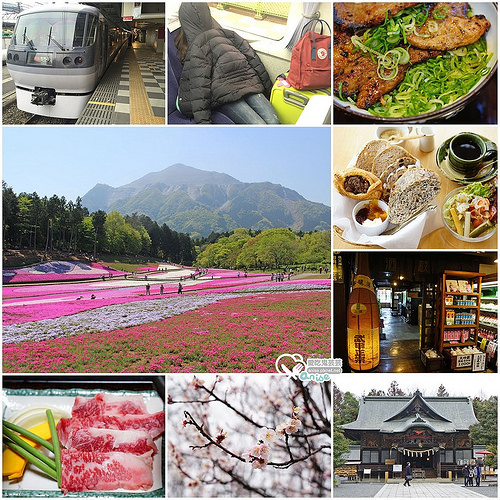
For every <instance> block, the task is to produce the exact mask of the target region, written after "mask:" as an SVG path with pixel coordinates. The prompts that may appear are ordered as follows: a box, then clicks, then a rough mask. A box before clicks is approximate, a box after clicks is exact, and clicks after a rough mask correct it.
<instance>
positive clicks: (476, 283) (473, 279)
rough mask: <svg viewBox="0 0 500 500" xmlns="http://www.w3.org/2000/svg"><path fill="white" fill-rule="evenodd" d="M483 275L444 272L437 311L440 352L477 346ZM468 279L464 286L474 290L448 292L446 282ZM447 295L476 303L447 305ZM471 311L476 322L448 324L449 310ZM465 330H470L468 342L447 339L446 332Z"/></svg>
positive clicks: (468, 369) (458, 312)
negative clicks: (447, 314)
mask: <svg viewBox="0 0 500 500" xmlns="http://www.w3.org/2000/svg"><path fill="white" fill-rule="evenodd" d="M483 276H485V275H484V274H482V273H472V272H464V271H450V270H446V271H444V272H443V275H442V279H441V280H440V283H439V292H438V293H439V297H438V301H437V308H436V310H437V313H438V325H439V326H438V328H439V330H438V338H437V342H436V349H437V350H438V352H439V353H440V354H444V350H445V349H446V352H448V349H451V348H454V347H468V346H476V345H477V338H478V329H479V315H480V313H481V284H482V279H483ZM454 280H456V281H457V282H458V281H467V284H465V283H463V284H461V285H462V288H465V287H469V288H470V289H472V290H475V291H473V292H448V291H447V287H446V282H447V281H448V283H450V281H454ZM446 297H454V298H455V297H464V300H465V298H468V300H472V299H474V300H475V302H476V304H475V305H458V304H454V305H446V303H445V301H446ZM467 310H468V311H470V313H471V315H475V322H474V323H457V324H453V325H447V324H446V313H447V311H449V312H450V314H454V313H453V312H452V311H456V314H460V311H467ZM459 329H462V330H465V331H466V332H468V335H469V340H467V341H466V342H460V341H458V340H445V339H444V337H445V334H446V332H450V331H453V330H459ZM448 361H449V362H450V363H452V365H451V366H452V367H453V366H454V364H453V362H452V360H451V359H448ZM472 369H473V367H472V366H471V367H470V368H465V369H462V368H460V369H459V370H460V371H471V370H472Z"/></svg>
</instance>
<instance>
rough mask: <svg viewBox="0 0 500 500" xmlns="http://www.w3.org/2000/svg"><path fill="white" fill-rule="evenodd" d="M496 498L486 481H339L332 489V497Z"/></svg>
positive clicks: (494, 492) (495, 492) (493, 490)
mask: <svg viewBox="0 0 500 500" xmlns="http://www.w3.org/2000/svg"><path fill="white" fill-rule="evenodd" d="M487 497H489V498H498V488H497V487H496V486H489V485H488V484H487V483H483V484H481V486H480V487H476V486H473V487H472V488H464V487H463V486H462V483H461V482H457V483H439V482H434V481H425V482H420V481H418V482H412V485H411V486H410V487H409V488H408V487H407V486H403V481H401V483H398V484H393V483H389V484H384V483H382V482H380V483H379V482H367V481H362V482H359V483H355V482H341V483H340V485H339V486H336V487H335V488H334V489H333V498H355V499H360V498H405V499H406V498H439V499H441V498H487Z"/></svg>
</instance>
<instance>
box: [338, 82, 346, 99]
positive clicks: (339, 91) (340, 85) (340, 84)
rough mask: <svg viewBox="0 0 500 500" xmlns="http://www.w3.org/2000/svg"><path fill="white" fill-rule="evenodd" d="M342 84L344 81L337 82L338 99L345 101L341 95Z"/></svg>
mask: <svg viewBox="0 0 500 500" xmlns="http://www.w3.org/2000/svg"><path fill="white" fill-rule="evenodd" d="M342 85H344V82H340V83H339V90H338V93H339V99H340V100H341V101H347V99H346V98H345V97H344V96H343V95H342Z"/></svg>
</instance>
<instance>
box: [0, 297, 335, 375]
mask: <svg viewBox="0 0 500 500" xmlns="http://www.w3.org/2000/svg"><path fill="white" fill-rule="evenodd" d="M330 341H331V335H330V293H329V292H328V291H310V290H308V291H302V292H300V291H297V292H290V293H265V294H262V293H261V294H257V295H249V296H242V297H241V298H239V297H237V298H229V299H226V300H221V301H220V302H217V303H214V304H211V305H208V306H205V307H200V308H198V309H196V310H193V311H190V312H186V313H184V314H182V315H179V316H173V317H171V318H168V319H166V320H162V321H155V322H153V323H146V324H142V325H140V326H135V327H129V328H124V329H118V330H113V331H107V332H99V333H87V334H82V335H74V336H70V337H63V338H58V339H55V340H47V341H39V342H32V341H25V342H21V343H19V344H6V345H4V348H3V369H4V372H6V373H14V372H25V373H31V372H46V373H51V372H60V373H67V372H80V373H83V372H90V373H105V372H115V373H116V372H247V373H248V372H274V371H275V361H276V358H277V357H278V356H279V355H280V354H283V353H286V352H290V353H297V354H301V355H302V356H303V357H304V359H306V358H309V357H311V356H322V357H329V356H330V348H331V345H330Z"/></svg>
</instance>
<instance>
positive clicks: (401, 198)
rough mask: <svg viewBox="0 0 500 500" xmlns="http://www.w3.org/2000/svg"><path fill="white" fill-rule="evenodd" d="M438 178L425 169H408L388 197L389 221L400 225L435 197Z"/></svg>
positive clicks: (437, 190) (439, 186)
mask: <svg viewBox="0 0 500 500" xmlns="http://www.w3.org/2000/svg"><path fill="white" fill-rule="evenodd" d="M440 190H441V181H440V180H439V176H438V175H437V174H436V173H434V172H432V171H430V170H426V169H425V168H421V167H412V168H409V169H408V170H407V171H406V172H405V173H404V174H403V175H402V176H401V177H400V178H399V179H398V180H397V181H396V182H395V183H394V186H393V188H392V190H391V194H390V197H389V203H388V205H389V221H390V222H392V223H393V224H400V223H402V222H405V221H406V220H408V219H409V218H410V217H411V216H412V215H413V214H415V213H416V212H417V211H418V210H420V209H421V208H423V207H424V206H425V205H426V204H427V203H429V201H431V200H432V199H433V198H435V197H436V196H437V194H438V193H439V191H440Z"/></svg>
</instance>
